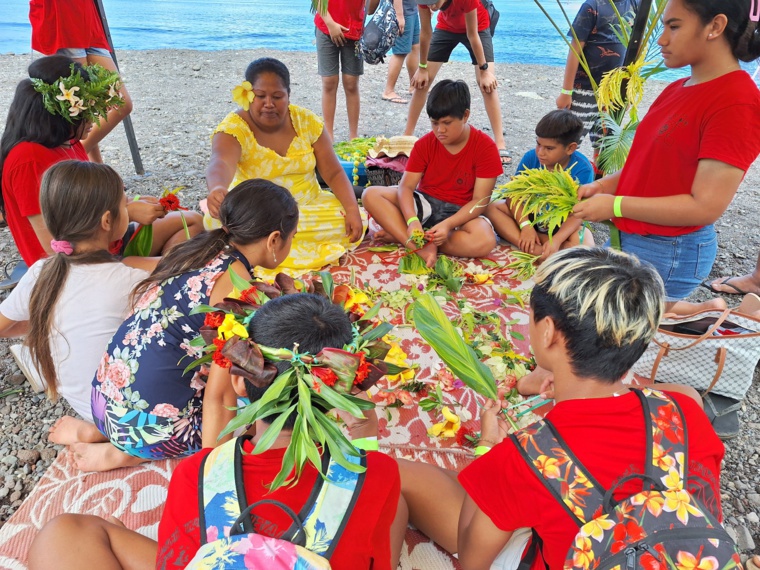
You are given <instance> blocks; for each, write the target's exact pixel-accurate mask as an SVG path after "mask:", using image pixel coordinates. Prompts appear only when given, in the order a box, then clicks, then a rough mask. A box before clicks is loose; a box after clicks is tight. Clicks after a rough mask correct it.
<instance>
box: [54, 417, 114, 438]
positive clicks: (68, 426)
mask: <svg viewBox="0 0 760 570" xmlns="http://www.w3.org/2000/svg"><path fill="white" fill-rule="evenodd" d="M48 441H50V442H52V443H57V444H58V445H71V444H72V443H78V442H83V443H103V442H106V441H108V438H107V437H106V436H104V435H103V434H102V433H100V430H99V429H98V428H96V427H95V424H92V423H90V422H86V421H84V420H80V419H79V418H74V417H72V416H63V417H62V418H59V419H58V421H57V422H55V424H53V426H52V427H51V428H50V431H49V432H48Z"/></svg>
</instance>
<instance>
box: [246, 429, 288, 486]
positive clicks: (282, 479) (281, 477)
mask: <svg viewBox="0 0 760 570" xmlns="http://www.w3.org/2000/svg"><path fill="white" fill-rule="evenodd" d="M254 451H255V449H254ZM294 468H295V446H294V445H293V441H292V440H291V441H290V443H289V444H288V448H287V449H286V450H285V455H283V456H282V468H281V469H280V472H279V473H278V474H277V477H275V478H274V481H272V483H271V485H269V490H270V491H274V490H275V489H279V488H280V487H282V486H283V485H284V484H285V483H287V482H288V480H287V477H289V476H290V474H291V473H292V472H293V469H294Z"/></svg>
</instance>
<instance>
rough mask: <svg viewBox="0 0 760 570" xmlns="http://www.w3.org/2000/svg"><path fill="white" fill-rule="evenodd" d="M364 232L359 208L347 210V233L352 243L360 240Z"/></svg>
mask: <svg viewBox="0 0 760 570" xmlns="http://www.w3.org/2000/svg"><path fill="white" fill-rule="evenodd" d="M363 232H364V226H363V225H362V217H361V215H360V214H359V209H358V208H357V209H355V210H352V211H350V212H346V235H347V236H348V240H349V241H350V242H351V243H354V242H355V241H359V239H360V238H361V237H362V233H363Z"/></svg>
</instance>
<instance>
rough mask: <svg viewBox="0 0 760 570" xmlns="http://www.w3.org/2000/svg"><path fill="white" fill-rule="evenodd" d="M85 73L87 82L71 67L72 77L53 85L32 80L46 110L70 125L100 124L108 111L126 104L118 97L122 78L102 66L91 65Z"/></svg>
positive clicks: (74, 65)
mask: <svg viewBox="0 0 760 570" xmlns="http://www.w3.org/2000/svg"><path fill="white" fill-rule="evenodd" d="M84 69H85V71H86V72H87V74H88V75H89V77H90V80H89V81H85V79H84V78H83V77H82V74H81V73H80V72H79V70H78V69H77V68H76V64H74V63H72V64H71V74H70V75H69V76H68V77H60V78H58V80H57V81H56V82H55V83H53V84H50V83H45V82H44V81H43V80H42V79H37V78H31V82H32V85H33V86H34V90H35V91H37V93H39V94H41V95H42V102H43V104H44V105H45V109H46V110H47V111H48V112H49V113H50V114H52V115H60V116H61V117H63V118H64V119H66V120H67V121H68V122H69V123H72V124H73V123H74V121H75V120H79V119H82V120H84V121H91V122H93V123H96V124H98V125H99V124H100V118H101V117H105V116H106V114H107V113H108V110H109V109H110V108H113V107H121V106H122V105H124V99H122V97H121V95H120V94H119V89H120V88H121V78H120V77H119V74H118V73H116V72H115V71H109V70H107V69H106V68H104V67H102V66H100V65H88V66H86V67H85V68H84Z"/></svg>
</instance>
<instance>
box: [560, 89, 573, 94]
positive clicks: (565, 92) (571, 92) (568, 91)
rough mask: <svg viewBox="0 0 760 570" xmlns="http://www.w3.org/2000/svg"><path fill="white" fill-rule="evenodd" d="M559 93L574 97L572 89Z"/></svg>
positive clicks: (562, 90)
mask: <svg viewBox="0 0 760 570" xmlns="http://www.w3.org/2000/svg"><path fill="white" fill-rule="evenodd" d="M559 92H560V93H562V94H563V95H572V94H573V90H572V89H560V90H559Z"/></svg>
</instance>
